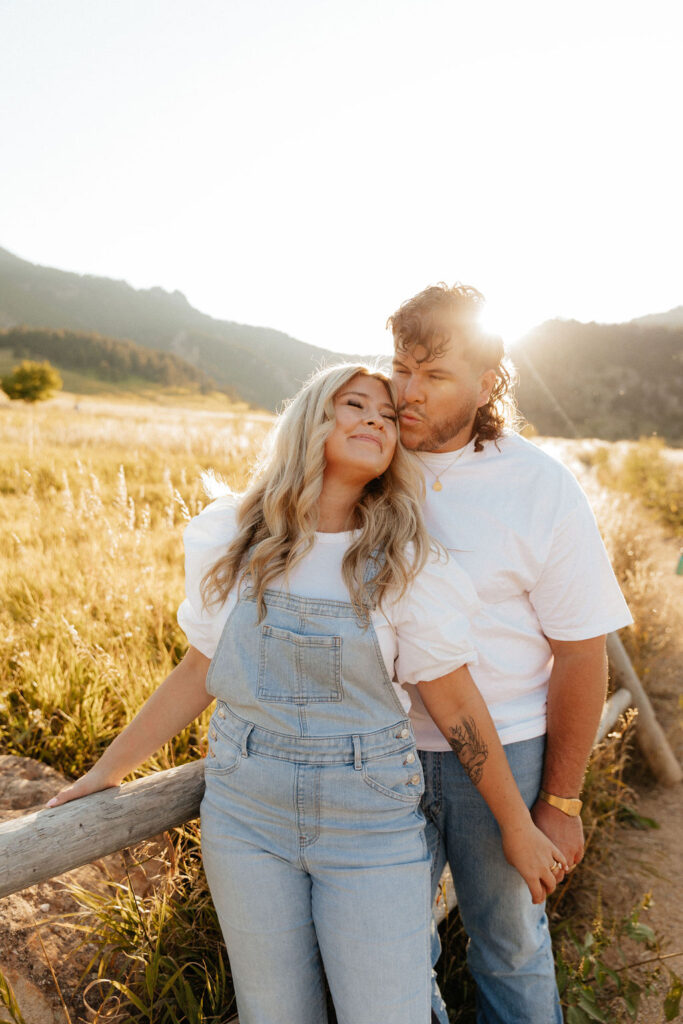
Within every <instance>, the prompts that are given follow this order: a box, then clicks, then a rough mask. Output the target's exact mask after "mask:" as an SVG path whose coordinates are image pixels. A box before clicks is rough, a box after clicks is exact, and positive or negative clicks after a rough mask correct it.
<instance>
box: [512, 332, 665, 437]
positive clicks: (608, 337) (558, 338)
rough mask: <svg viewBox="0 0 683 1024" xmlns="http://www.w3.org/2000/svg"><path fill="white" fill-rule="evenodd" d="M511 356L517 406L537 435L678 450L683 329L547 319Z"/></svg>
mask: <svg viewBox="0 0 683 1024" xmlns="http://www.w3.org/2000/svg"><path fill="white" fill-rule="evenodd" d="M512 356H513V359H514V361H515V362H516V364H517V366H518V370H519V377H520V384H519V388H518V392H517V394H518V399H519V405H520V408H521V410H522V412H523V413H524V415H525V416H526V417H527V419H528V420H529V421H530V422H531V423H533V425H534V426H535V427H536V429H537V430H538V431H539V433H541V434H556V435H560V436H565V437H566V436H571V434H572V433H573V432H574V431H573V427H572V425H574V427H575V432H576V434H577V436H583V437H586V436H588V437H602V438H605V439H606V440H609V441H615V440H618V439H620V438H638V437H641V436H643V435H650V434H658V435H659V436H660V437H662V438H665V439H666V440H667V441H668V443H669V444H674V445H680V444H683V403H682V402H681V398H682V396H683V328H667V327H659V326H643V325H641V324H640V323H637V322H633V323H626V324H595V323H590V324H583V323H578V322H577V321H576V320H550V321H548V322H546V323H544V324H541V325H540V326H539V327H537V328H535V329H534V330H533V331H531V332H529V334H527V335H526V337H525V338H524V339H522V341H520V342H519V344H518V345H517V346H515V348H514V350H513V352H512Z"/></svg>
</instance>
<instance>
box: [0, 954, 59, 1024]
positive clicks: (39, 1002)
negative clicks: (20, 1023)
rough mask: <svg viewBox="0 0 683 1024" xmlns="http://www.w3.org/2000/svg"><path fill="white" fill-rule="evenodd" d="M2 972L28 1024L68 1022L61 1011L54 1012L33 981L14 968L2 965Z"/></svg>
mask: <svg viewBox="0 0 683 1024" xmlns="http://www.w3.org/2000/svg"><path fill="white" fill-rule="evenodd" d="M0 970H2V973H3V974H4V976H5V978H6V979H7V981H8V982H9V983H10V985H11V986H12V989H13V991H14V998H15V999H16V1001H17V1003H18V1005H19V1009H20V1010H21V1013H22V1015H23V1017H24V1020H25V1021H26V1024H63V1022H65V1021H66V1018H65V1016H64V1013H63V1012H62V1011H61V1010H54V1009H53V1007H52V1006H51V1004H50V1002H49V1000H48V999H47V998H46V997H45V996H44V995H43V993H42V992H41V991H40V989H39V988H38V987H37V985H35V984H34V983H33V982H32V981H29V979H28V978H27V977H26V975H25V974H22V973H21V972H20V971H18V970H17V969H16V968H14V967H6V966H5V965H4V964H0Z"/></svg>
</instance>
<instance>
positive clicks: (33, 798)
mask: <svg viewBox="0 0 683 1024" xmlns="http://www.w3.org/2000/svg"><path fill="white" fill-rule="evenodd" d="M66 781H67V780H66V778H65V777H64V776H63V775H62V774H61V772H58V771H56V770H55V769H54V768H50V767H49V765H46V764H42V763H41V762H40V761H34V760H33V759H32V758H30V757H16V756H15V755H14V754H0V820H3V819H7V818H14V817H17V812H21V813H26V811H28V810H29V809H37V808H38V807H42V806H43V804H45V803H46V802H47V801H48V800H49V799H50V797H52V796H54V795H55V794H56V793H58V792H59V791H60V789H62V788H63V787H64V786H65V785H66Z"/></svg>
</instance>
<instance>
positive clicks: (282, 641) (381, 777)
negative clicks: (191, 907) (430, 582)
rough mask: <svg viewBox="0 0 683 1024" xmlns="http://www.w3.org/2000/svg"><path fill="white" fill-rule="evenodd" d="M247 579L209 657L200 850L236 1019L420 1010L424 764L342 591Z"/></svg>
mask: <svg viewBox="0 0 683 1024" xmlns="http://www.w3.org/2000/svg"><path fill="white" fill-rule="evenodd" d="M265 599H266V604H267V614H266V617H265V619H264V620H263V621H262V622H260V623H259V622H258V614H257V604H256V601H255V598H254V597H253V595H252V594H251V593H250V592H246V593H243V595H242V596H241V597H240V599H239V600H238V602H237V605H236V606H235V608H234V610H233V612H232V613H231V615H230V616H229V618H228V621H227V623H226V625H225V628H224V630H223V633H222V635H221V638H220V641H219V644H218V649H217V651H216V654H215V656H214V659H213V661H212V663H211V666H210V668H209V673H208V676H207V684H206V685H207V689H208V691H209V693H211V694H213V695H214V696H215V697H216V698H217V704H216V709H215V712H214V714H213V717H212V719H211V725H210V729H209V751H208V755H207V758H206V764H205V767H206V792H205V795H204V799H203V801H202V809H201V817H202V852H203V857H204V866H205V869H206V875H207V878H208V881H209V885H210V888H211V895H212V897H213V900H214V904H215V906H216V909H217V911H218V916H219V919H220V924H221V928H222V931H223V935H224V938H225V942H226V946H227V949H228V954H229V957H230V964H231V968H232V973H233V982H234V986H235V992H236V996H237V1008H238V1011H239V1017H240V1024H325V1021H326V1020H327V1015H326V1011H325V997H324V989H323V984H322V968H321V956H322V961H323V963H324V969H325V973H326V975H327V979H328V983H329V986H330V990H331V993H332V997H333V1000H334V1004H335V1011H336V1014H337V1020H338V1024H428V1022H429V1020H430V979H431V965H430V955H429V922H430V886H429V855H428V852H427V848H426V843H425V839H424V832H423V825H424V819H423V817H422V813H421V811H420V809H419V800H420V795H421V793H422V789H423V779H422V771H421V767H420V762H419V759H418V757H417V755H416V750H415V742H414V739H413V735H412V731H411V728H410V724H409V722H408V719H407V717H406V714H405V712H404V711H403V709H402V707H401V705H400V702H399V700H398V698H397V696H396V693H395V690H394V688H393V686H392V683H391V680H390V679H389V676H388V674H387V671H386V668H385V665H384V662H383V660H382V656H381V653H380V649H379V645H378V642H377V637H376V634H375V631H374V629H373V627H372V625H370V626H369V627H368V628H367V629H364V628H363V626H362V624H361V623H360V622H359V620H358V617H357V616H356V613H355V611H354V609H353V607H352V605H351V604H350V603H347V602H344V601H327V600H318V599H313V598H304V597H296V596H292V595H289V594H287V593H286V592H280V591H276V590H268V591H266V595H265Z"/></svg>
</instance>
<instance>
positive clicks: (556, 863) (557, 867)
mask: <svg viewBox="0 0 683 1024" xmlns="http://www.w3.org/2000/svg"><path fill="white" fill-rule="evenodd" d="M550 870H551V871H552V873H553V874H555V872H556V871H563V870H564V868H563V867H562V865H561V864H560V862H559V860H554V861H553V862H552V864H551V865H550Z"/></svg>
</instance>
